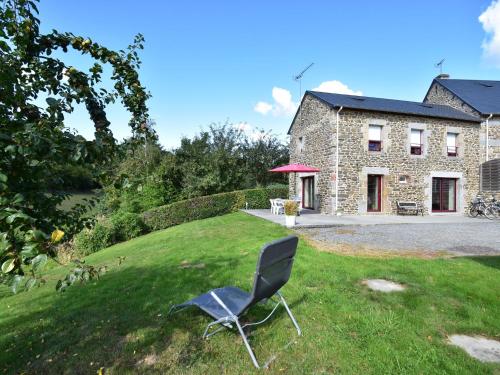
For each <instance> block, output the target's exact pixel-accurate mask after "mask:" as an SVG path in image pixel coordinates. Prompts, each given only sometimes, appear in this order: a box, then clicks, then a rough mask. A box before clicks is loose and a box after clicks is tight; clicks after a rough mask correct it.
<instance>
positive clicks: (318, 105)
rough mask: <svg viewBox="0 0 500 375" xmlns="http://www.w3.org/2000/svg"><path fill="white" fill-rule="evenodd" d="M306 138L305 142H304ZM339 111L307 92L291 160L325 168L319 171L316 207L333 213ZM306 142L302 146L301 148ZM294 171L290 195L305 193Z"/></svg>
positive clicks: (293, 132)
mask: <svg viewBox="0 0 500 375" xmlns="http://www.w3.org/2000/svg"><path fill="white" fill-rule="evenodd" d="M300 137H302V142H300V140H299V139H300ZM334 142H335V111H334V110H333V109H332V108H331V107H330V106H328V105H326V104H324V103H323V102H321V101H319V100H318V99H316V98H314V97H312V96H310V95H306V96H305V98H304V100H303V102H302V105H301V107H300V109H299V111H298V112H297V115H296V116H295V120H294V122H293V124H292V128H291V132H290V163H302V164H306V165H308V166H312V167H316V168H318V169H320V170H321V172H320V173H317V174H315V177H316V178H315V188H316V194H315V201H316V208H317V209H319V210H321V212H323V213H331V212H332V194H331V192H332V186H333V183H332V181H331V175H332V173H333V171H334V169H335V143H334ZM301 145H302V147H301ZM305 175H306V174H298V175H297V176H296V175H295V174H293V173H292V174H290V195H291V196H295V195H301V194H302V191H301V188H302V187H301V183H300V177H304V176H305Z"/></svg>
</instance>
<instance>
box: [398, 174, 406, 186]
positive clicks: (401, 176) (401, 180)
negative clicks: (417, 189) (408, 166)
mask: <svg viewBox="0 0 500 375" xmlns="http://www.w3.org/2000/svg"><path fill="white" fill-rule="evenodd" d="M399 183H400V184H406V183H408V176H406V175H404V174H402V175H400V176H399Z"/></svg>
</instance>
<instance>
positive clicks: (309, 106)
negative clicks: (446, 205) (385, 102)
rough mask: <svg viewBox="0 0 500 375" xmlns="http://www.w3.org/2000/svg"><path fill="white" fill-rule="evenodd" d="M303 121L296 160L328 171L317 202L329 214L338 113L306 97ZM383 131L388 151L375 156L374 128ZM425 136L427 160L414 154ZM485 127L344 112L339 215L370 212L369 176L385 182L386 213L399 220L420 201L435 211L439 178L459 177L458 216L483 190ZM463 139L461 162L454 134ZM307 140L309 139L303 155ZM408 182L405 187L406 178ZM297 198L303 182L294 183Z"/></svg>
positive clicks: (294, 136) (297, 126)
mask: <svg viewBox="0 0 500 375" xmlns="http://www.w3.org/2000/svg"><path fill="white" fill-rule="evenodd" d="M301 110H302V116H301V114H300V112H299V113H298V114H297V116H296V119H295V121H294V124H293V126H292V129H291V134H290V135H291V139H290V158H291V162H292V163H297V162H298V163H304V164H307V165H311V166H314V167H317V168H319V169H320V170H321V172H319V173H318V174H317V178H316V184H317V196H318V200H319V208H320V209H321V211H322V212H323V213H328V214H331V213H334V205H335V199H336V197H335V183H336V181H335V177H336V176H335V175H334V171H335V136H336V134H335V114H336V110H334V109H332V108H331V107H330V106H328V105H326V104H325V103H323V102H321V101H319V100H318V99H316V98H313V97H311V96H306V98H305V99H304V101H303V105H302V109H301ZM370 124H379V125H382V126H383V135H382V137H383V140H382V151H381V152H373V151H368V127H369V125H370ZM411 128H415V129H421V130H423V131H424V139H425V142H424V147H425V148H426V149H425V150H424V155H423V156H416V155H410V149H409V134H410V129H411ZM479 128H480V127H479V125H478V124H477V123H470V122H464V121H455V120H446V119H436V118H427V117H419V116H410V115H403V114H388V113H380V112H369V111H360V110H351V109H344V110H343V111H342V112H340V127H339V129H340V132H339V142H340V148H339V155H340V164H339V179H337V181H339V208H340V211H341V212H343V213H346V214H358V213H365V212H366V207H367V202H366V200H367V176H368V174H379V175H383V176H384V177H383V179H382V181H383V186H382V193H383V196H382V213H387V214H388V213H395V212H396V201H398V200H400V201H417V202H422V203H424V205H425V210H426V213H429V212H430V211H431V200H430V199H431V182H432V177H451V178H458V193H457V197H458V199H457V201H458V202H457V203H458V204H457V211H458V212H461V211H463V209H464V208H465V206H466V205H467V203H468V202H469V201H470V200H471V199H472V198H473V196H475V194H476V193H477V192H478V190H479V158H480V156H479ZM448 130H452V131H456V132H458V133H459V144H458V146H459V148H461V149H462V151H461V153H460V154H459V156H458V157H448V156H447V154H446V152H445V150H446V133H447V131H448ZM299 137H303V148H302V151H301V150H300V148H299V147H298V146H299ZM402 176H406V182H404V183H401V182H400V177H402ZM290 182H291V184H290V189H291V194H293V195H295V194H298V193H299V189H300V183H299V181H297V179H295V178H294V177H293V176H291V181H290Z"/></svg>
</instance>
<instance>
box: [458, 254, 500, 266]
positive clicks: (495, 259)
mask: <svg viewBox="0 0 500 375" xmlns="http://www.w3.org/2000/svg"><path fill="white" fill-rule="evenodd" d="M466 259H470V260H473V261H474V262H477V263H480V264H482V265H483V266H487V267H491V268H495V269H497V270H500V256H496V255H485V256H474V257H467V258H466Z"/></svg>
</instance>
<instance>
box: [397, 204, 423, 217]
mask: <svg viewBox="0 0 500 375" xmlns="http://www.w3.org/2000/svg"><path fill="white" fill-rule="evenodd" d="M396 204H397V206H398V215H400V214H412V213H414V214H415V215H418V214H419V213H420V214H422V216H424V209H423V208H422V207H420V205H418V204H417V202H396Z"/></svg>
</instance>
